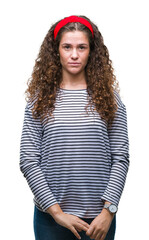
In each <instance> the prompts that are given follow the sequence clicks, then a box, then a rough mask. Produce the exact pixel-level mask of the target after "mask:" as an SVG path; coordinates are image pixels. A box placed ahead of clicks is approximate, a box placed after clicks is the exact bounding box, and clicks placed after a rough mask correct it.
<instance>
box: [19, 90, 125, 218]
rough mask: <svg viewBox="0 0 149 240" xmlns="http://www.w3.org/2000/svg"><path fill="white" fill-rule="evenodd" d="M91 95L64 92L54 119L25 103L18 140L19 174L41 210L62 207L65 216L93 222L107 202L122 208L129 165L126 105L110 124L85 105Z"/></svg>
mask: <svg viewBox="0 0 149 240" xmlns="http://www.w3.org/2000/svg"><path fill="white" fill-rule="evenodd" d="M87 96H88V93H87V90H86V89H83V90H65V89H60V91H59V92H58V95H57V97H56V102H55V110H54V112H53V114H54V120H53V118H51V117H49V119H48V122H46V121H45V120H43V121H42V122H41V121H40V118H37V119H34V118H33V116H32V111H31V110H32V107H33V104H34V102H27V104H26V107H25V113H24V122H23V127H22V135H21V142H20V170H21V171H22V173H23V174H24V177H25V178H26V180H27V182H28V184H29V187H30V188H31V191H32V193H33V195H34V203H35V204H36V206H37V207H38V208H39V209H40V210H41V211H43V212H44V211H46V209H47V208H48V207H50V206H52V205H53V204H55V203H58V204H59V205H60V207H61V209H62V210H63V211H64V212H65V213H69V214H74V215H76V216H78V217H82V218H94V217H96V216H97V215H98V214H99V213H100V212H101V211H102V208H103V201H104V200H107V201H110V202H112V203H114V204H116V205H118V204H119V201H120V198H121V195H122V192H123V189H124V185H125V181H126V176H127V172H128V167H129V140H128V131H127V113H126V107H125V105H124V104H123V102H122V101H121V98H120V96H119V94H118V93H117V92H116V91H115V98H116V101H117V104H118V110H117V112H116V115H115V118H114V121H113V123H112V126H108V125H107V124H106V122H105V121H104V120H102V119H101V117H100V115H99V113H97V112H96V111H94V114H93V113H92V112H91V111H90V110H89V115H87V113H86V111H85V109H84V107H85V105H86V104H87V102H88V99H87Z"/></svg>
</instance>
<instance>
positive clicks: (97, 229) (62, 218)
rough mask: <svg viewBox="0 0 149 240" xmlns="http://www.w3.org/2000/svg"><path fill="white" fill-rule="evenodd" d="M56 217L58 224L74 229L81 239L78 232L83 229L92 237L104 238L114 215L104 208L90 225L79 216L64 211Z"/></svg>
mask: <svg viewBox="0 0 149 240" xmlns="http://www.w3.org/2000/svg"><path fill="white" fill-rule="evenodd" d="M54 219H55V221H56V222H57V223H58V224H60V225H61V226H64V227H66V228H68V229H69V230H70V231H72V233H73V234H74V235H75V236H76V237H77V238H78V239H81V237H80V235H79V233H78V232H81V231H82V230H83V231H85V232H86V235H87V236H89V237H90V238H91V239H95V240H104V239H105V237H106V234H107V232H108V230H109V228H110V225H111V222H112V219H113V215H112V214H110V213H109V212H108V211H107V210H106V209H103V210H102V212H101V213H100V214H99V215H98V216H97V217H95V219H94V220H93V221H92V222H91V224H90V225H89V224H88V223H87V222H85V221H83V220H82V219H80V218H79V217H77V216H74V215H71V214H67V213H64V212H61V213H60V214H57V215H55V217H54Z"/></svg>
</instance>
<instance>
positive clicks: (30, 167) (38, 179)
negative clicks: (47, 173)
mask: <svg viewBox="0 0 149 240" xmlns="http://www.w3.org/2000/svg"><path fill="white" fill-rule="evenodd" d="M41 144H42V125H41V123H40V121H39V119H34V118H33V117H32V111H31V108H30V107H29V103H27V105H26V108H25V114H24V122H23V129H22V135H21V143H20V163H19V164H20V170H21V172H22V173H23V175H24V177H25V178H26V180H27V182H28V185H29V187H30V189H31V191H32V193H33V195H34V197H35V198H36V200H37V202H38V203H39V205H40V207H41V208H42V209H43V211H45V210H46V209H47V208H48V207H50V206H52V205H53V204H55V203H57V201H56V199H55V198H54V196H53V194H52V192H51V190H50V188H49V185H48V183H47V181H46V179H45V177H44V174H43V172H42V170H41V168H40V163H41Z"/></svg>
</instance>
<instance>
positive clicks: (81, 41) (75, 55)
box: [59, 31, 90, 75]
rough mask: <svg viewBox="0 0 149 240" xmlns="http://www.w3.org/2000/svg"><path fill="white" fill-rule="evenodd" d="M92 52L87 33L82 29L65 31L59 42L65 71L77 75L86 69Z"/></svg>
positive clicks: (61, 60)
mask: <svg viewBox="0 0 149 240" xmlns="http://www.w3.org/2000/svg"><path fill="white" fill-rule="evenodd" d="M89 52H90V46H89V40H88V37H87V35H86V34H85V33H84V32H81V31H70V32H64V33H63V35H62V38H61V40H60V44H59V55H60V62H61V65H62V69H63V71H66V72H68V73H69V74H72V75H75V74H78V73H81V72H82V71H84V68H85V66H86V64H87V62H88V57H89Z"/></svg>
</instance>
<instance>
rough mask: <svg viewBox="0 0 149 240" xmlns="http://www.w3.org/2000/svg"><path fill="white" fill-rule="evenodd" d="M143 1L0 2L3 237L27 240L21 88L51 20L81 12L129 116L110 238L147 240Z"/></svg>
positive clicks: (148, 69) (148, 131) (147, 68)
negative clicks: (126, 155)
mask: <svg viewBox="0 0 149 240" xmlns="http://www.w3.org/2000/svg"><path fill="white" fill-rule="evenodd" d="M147 2H148V1H144V0H141V1H137V0H136V1H133V0H129V1H128V0H125V1H119V0H113V1H110V0H109V1H106V0H105V1H100V0H98V1H94V0H93V1H88V2H87V1H83V0H82V1H80V0H79V1H78V0H75V1H70V0H69V1H67V0H63V1H50V0H49V1H46V0H42V1H38V0H36V1H35V0H30V1H29V0H26V1H17V0H14V1H7V0H5V1H3V3H1V6H0V35H1V37H0V42H1V43H0V68H1V82H0V85H1V91H0V92H1V94H0V103H1V118H0V121H1V124H0V127H1V129H0V133H1V144H0V145H1V166H0V178H1V179H0V183H1V188H0V189H1V193H0V194H1V197H0V201H1V203H0V206H1V209H0V219H1V236H2V239H15V240H20V239H21V240H26V239H28V240H33V239H34V234H33V207H34V205H33V195H32V193H31V190H30V189H29V187H28V185H27V182H26V180H25V178H24V177H23V175H22V173H21V172H20V170H19V148H20V137H21V131H22V126H23V118H24V110H25V105H26V102H25V95H24V92H25V90H26V87H27V85H26V83H27V80H28V78H29V77H30V75H31V72H32V69H33V66H34V63H35V59H36V57H37V54H38V52H39V48H40V45H41V43H42V41H43V39H44V37H45V35H46V34H47V32H48V30H49V28H50V27H51V25H52V24H53V23H55V22H56V21H58V20H59V19H61V18H64V17H66V16H70V15H73V14H76V15H79V14H81V15H86V16H87V17H89V18H90V19H91V20H92V21H93V22H94V23H95V24H96V25H97V26H98V28H99V30H100V32H101V33H102V35H103V37H104V42H105V45H106V46H107V47H108V49H109V53H110V58H111V60H112V61H113V67H114V69H115V74H116V77H117V79H118V81H119V84H120V89H121V98H122V101H123V103H124V104H125V105H126V109H127V115H128V133H129V141H130V168H129V172H128V176H127V181H126V185H125V188H124V191H123V194H122V197H121V200H120V204H119V211H118V213H117V231H116V238H115V240H126V239H127V240H131V239H135V240H140V239H147V238H148V216H149V207H148V189H149V188H148V180H149V177H148V175H149V173H148V172H149V154H148V149H149V142H148V136H149V127H148V109H149V107H148V102H149V101H148V96H149V91H148V87H149V84H148V82H149V61H148V56H149V47H148V45H149V33H148V22H149V14H148V6H147Z"/></svg>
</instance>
